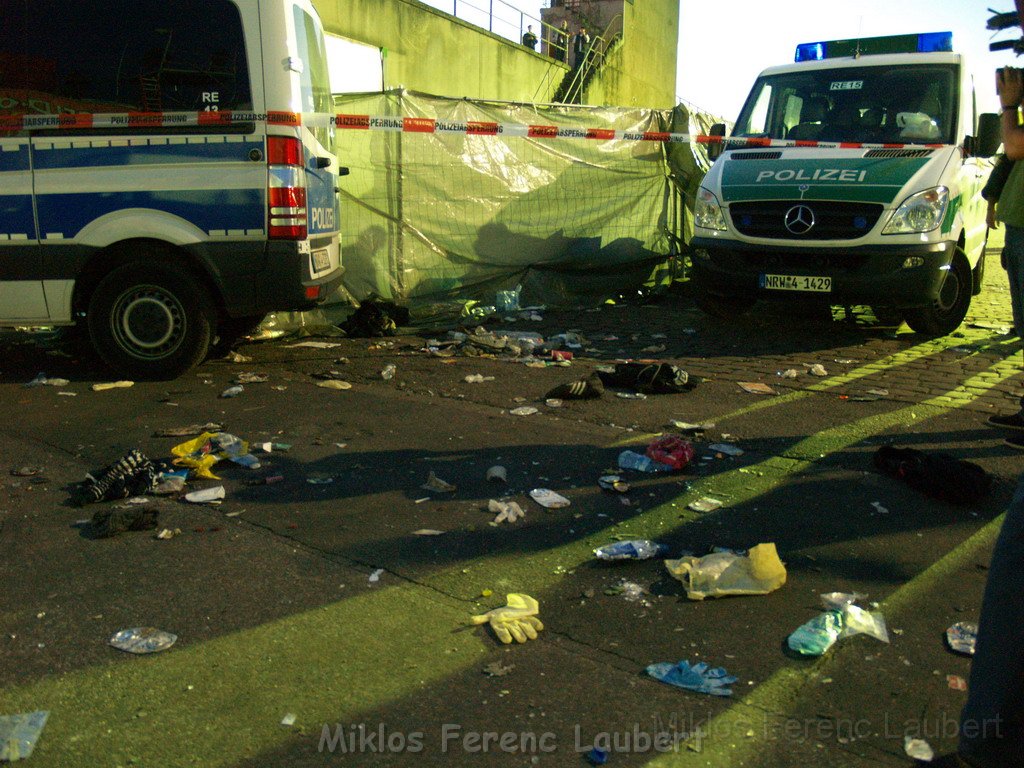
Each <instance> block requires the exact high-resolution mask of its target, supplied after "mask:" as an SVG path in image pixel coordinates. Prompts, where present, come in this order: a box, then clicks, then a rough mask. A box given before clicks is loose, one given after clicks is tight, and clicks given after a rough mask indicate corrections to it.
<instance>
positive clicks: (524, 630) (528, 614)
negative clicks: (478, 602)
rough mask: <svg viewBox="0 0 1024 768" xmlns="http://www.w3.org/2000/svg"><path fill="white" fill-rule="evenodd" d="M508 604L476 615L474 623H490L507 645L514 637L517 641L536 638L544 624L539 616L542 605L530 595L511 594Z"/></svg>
mask: <svg viewBox="0 0 1024 768" xmlns="http://www.w3.org/2000/svg"><path fill="white" fill-rule="evenodd" d="M505 600H506V601H507V602H508V605H505V606H503V607H501V608H495V609H494V610H491V611H488V612H487V613H481V614H480V615H478V616H474V617H473V618H472V619H471V621H472V623H473V624H490V625H491V629H493V630H494V634H496V635H497V636H498V639H499V640H500V641H501V642H503V643H505V644H506V645H507V644H509V643H511V642H512V640H513V639H515V641H516V642H517V643H525V642H526V641H527V640H536V639H537V633H538V632H540V631H541V630H542V629H544V625H543V624H542V623H541V621H540V619H538V618H537V611H539V610H540V605H539V604H538V603H537V601H536V600H535V599H534V598H532V597H530V596H529V595H520V594H515V593H513V594H509V595H506V596H505Z"/></svg>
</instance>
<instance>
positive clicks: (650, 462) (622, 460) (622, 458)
mask: <svg viewBox="0 0 1024 768" xmlns="http://www.w3.org/2000/svg"><path fill="white" fill-rule="evenodd" d="M619 469H635V470H636V471H637V472H671V471H672V467H670V466H669V465H668V464H662V463H661V462H660V461H655V460H654V459H652V458H651V457H650V456H644V455H643V454H642V453H637V452H636V451H623V452H622V453H620V454H619Z"/></svg>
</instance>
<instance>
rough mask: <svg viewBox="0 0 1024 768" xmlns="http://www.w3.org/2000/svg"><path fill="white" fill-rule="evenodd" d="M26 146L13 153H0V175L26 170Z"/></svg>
mask: <svg viewBox="0 0 1024 768" xmlns="http://www.w3.org/2000/svg"><path fill="white" fill-rule="evenodd" d="M28 167H29V166H28V144H27V143H26V144H24V145H22V146H20V147H18V149H17V150H15V151H13V152H5V151H0V173H3V172H4V171H27V170H28Z"/></svg>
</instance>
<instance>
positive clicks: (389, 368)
mask: <svg viewBox="0 0 1024 768" xmlns="http://www.w3.org/2000/svg"><path fill="white" fill-rule="evenodd" d="M396 370H397V369H396V368H395V366H394V363H388V364H387V365H385V366H384V370H383V371H381V372H380V377H381V378H382V379H384V381H391V380H392V379H393V378H395V371H396Z"/></svg>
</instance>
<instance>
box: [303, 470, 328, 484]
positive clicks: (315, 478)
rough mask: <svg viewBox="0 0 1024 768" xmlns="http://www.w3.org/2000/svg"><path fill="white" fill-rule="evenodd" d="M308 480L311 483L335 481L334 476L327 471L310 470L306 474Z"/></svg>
mask: <svg viewBox="0 0 1024 768" xmlns="http://www.w3.org/2000/svg"><path fill="white" fill-rule="evenodd" d="M306 482H307V483H309V484H310V485H330V484H331V483H333V482H334V477H333V476H331V475H329V474H327V473H326V472H310V473H309V475H307V476H306Z"/></svg>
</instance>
